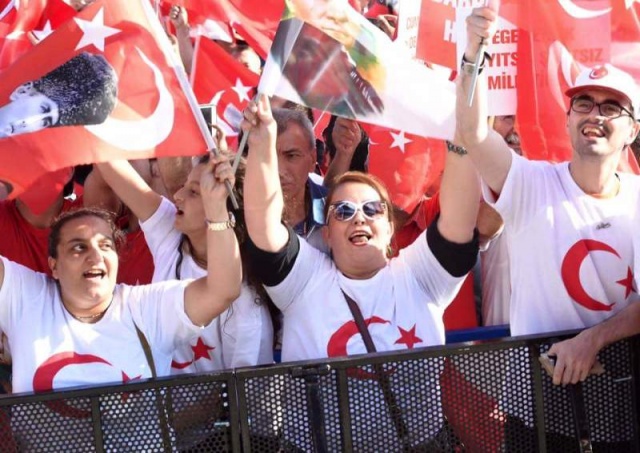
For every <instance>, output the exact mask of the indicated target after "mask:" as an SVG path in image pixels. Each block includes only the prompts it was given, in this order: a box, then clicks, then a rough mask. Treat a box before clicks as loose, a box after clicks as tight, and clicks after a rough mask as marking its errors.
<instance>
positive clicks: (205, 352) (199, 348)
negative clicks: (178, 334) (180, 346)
mask: <svg viewBox="0 0 640 453" xmlns="http://www.w3.org/2000/svg"><path fill="white" fill-rule="evenodd" d="M214 349H215V347H213V346H209V345H208V344H206V343H205V342H204V341H202V337H199V338H198V341H197V342H196V345H195V346H191V350H192V351H193V360H191V361H189V362H176V361H175V360H172V361H171V368H175V369H177V370H184V369H185V368H187V367H188V366H189V365H191V364H192V363H195V362H197V361H198V360H200V359H207V360H211V354H210V353H209V351H213V350H214Z"/></svg>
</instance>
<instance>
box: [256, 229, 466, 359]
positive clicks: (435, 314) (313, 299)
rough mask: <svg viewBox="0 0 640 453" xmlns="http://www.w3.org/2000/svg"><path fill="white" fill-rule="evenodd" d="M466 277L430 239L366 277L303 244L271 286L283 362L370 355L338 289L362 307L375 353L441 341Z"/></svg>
mask: <svg viewBox="0 0 640 453" xmlns="http://www.w3.org/2000/svg"><path fill="white" fill-rule="evenodd" d="M463 280H464V279H463V278H458V277H453V276H451V275H450V274H449V273H448V272H447V271H446V270H445V269H444V268H443V267H442V266H441V265H440V263H439V262H438V260H437V259H436V257H435V256H434V255H433V253H432V252H431V250H430V249H429V246H428V245H427V241H426V238H425V234H422V235H421V236H420V237H419V238H418V239H416V241H415V242H414V243H413V244H412V245H411V246H409V247H407V248H405V249H403V250H401V251H400V255H399V256H398V257H397V258H394V259H392V260H391V261H390V262H389V264H387V266H385V267H384V268H383V269H381V270H380V271H379V272H378V273H377V274H376V275H374V276H373V277H371V278H369V279H365V280H352V279H349V278H347V277H345V276H344V275H343V274H342V273H341V272H340V271H339V270H338V269H337V268H336V266H335V264H334V262H333V260H332V259H331V258H330V257H328V256H327V255H326V254H324V253H322V252H320V251H318V250H316V249H315V248H313V247H312V246H310V245H309V244H307V242H305V241H303V240H300V251H299V254H298V256H297V258H296V261H295V264H294V265H293V267H292V269H291V271H290V272H289V274H288V275H287V276H286V278H285V279H284V280H283V281H282V282H281V283H280V284H278V285H276V286H274V287H267V292H268V293H269V295H270V296H271V298H272V300H273V301H274V303H275V304H276V305H277V306H278V308H280V310H282V312H283V313H284V328H283V329H284V333H283V345H282V360H283V361H292V360H309V359H318V358H324V357H339V356H345V355H352V354H364V353H366V352H367V350H366V347H365V345H364V342H363V341H362V338H361V336H360V334H359V333H358V329H357V327H356V326H355V322H354V320H353V316H352V314H351V311H350V310H349V306H348V305H347V302H346V300H345V298H344V295H343V294H342V292H341V289H342V290H344V291H345V292H346V293H347V294H348V295H349V296H351V297H352V298H353V300H355V301H356V302H357V303H358V306H359V307H360V310H361V311H362V316H363V318H364V319H365V321H366V322H367V323H368V326H369V331H370V333H371V337H372V339H373V342H374V344H375V346H376V349H377V350H378V351H392V350H399V349H412V348H414V347H424V346H431V345H438V344H443V343H444V324H443V322H442V314H443V312H444V309H445V308H447V305H448V304H449V303H450V302H451V301H452V300H453V297H454V296H455V295H456V293H457V291H458V289H459V288H460V285H461V284H462V281H463Z"/></svg>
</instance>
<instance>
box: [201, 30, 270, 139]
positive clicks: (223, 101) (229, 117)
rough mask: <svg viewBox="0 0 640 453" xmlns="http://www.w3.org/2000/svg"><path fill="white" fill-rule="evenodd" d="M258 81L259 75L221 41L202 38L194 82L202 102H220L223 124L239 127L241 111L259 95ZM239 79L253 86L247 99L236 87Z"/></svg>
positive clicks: (219, 111)
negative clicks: (233, 54) (230, 51)
mask: <svg viewBox="0 0 640 453" xmlns="http://www.w3.org/2000/svg"><path fill="white" fill-rule="evenodd" d="M258 80H259V76H258V75H257V74H254V73H253V72H251V71H249V70H248V69H247V68H246V67H245V66H244V65H242V64H241V63H239V62H238V61H236V60H235V59H234V58H233V57H232V56H231V55H229V54H228V53H227V52H226V51H225V50H224V49H223V48H222V47H220V46H219V45H218V44H216V43H215V42H213V41H211V40H209V39H204V38H201V37H199V38H198V41H197V44H196V50H195V53H194V57H193V68H192V71H191V85H192V86H193V92H194V93H195V95H196V99H197V100H198V102H199V103H200V104H209V103H216V104H217V108H216V112H217V114H218V122H219V123H220V121H224V122H225V123H226V124H227V125H229V126H231V128H236V127H237V124H235V123H236V121H237V118H241V113H240V112H242V110H244V108H245V107H246V106H247V104H248V102H249V99H252V98H253V97H254V96H255V91H256V90H255V87H256V86H257V85H258ZM238 81H239V82H240V83H241V84H242V86H245V87H247V88H250V90H249V91H248V92H247V93H246V97H244V99H242V96H241V95H239V94H238V93H237V92H236V91H234V90H233V88H234V87H235V86H236V85H237V84H238ZM243 94H244V93H243ZM234 112H235V115H233V113H234ZM234 118H235V119H234ZM227 135H229V133H228V131H227Z"/></svg>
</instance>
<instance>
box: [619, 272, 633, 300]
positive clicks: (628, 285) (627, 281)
mask: <svg viewBox="0 0 640 453" xmlns="http://www.w3.org/2000/svg"><path fill="white" fill-rule="evenodd" d="M616 283H618V284H619V285H622V286H624V288H625V292H624V298H625V299H626V298H627V297H629V294H631V291H635V289H634V287H633V272H631V268H628V269H627V277H626V278H623V279H622V280H618V281H617V282H616Z"/></svg>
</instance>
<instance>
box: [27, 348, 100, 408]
mask: <svg viewBox="0 0 640 453" xmlns="http://www.w3.org/2000/svg"><path fill="white" fill-rule="evenodd" d="M87 363H104V364H106V365H111V364H110V363H109V362H107V361H106V360H104V359H102V358H100V357H97V356H95V355H91V354H78V353H75V352H60V353H58V354H54V355H52V356H51V357H49V358H48V359H47V360H46V361H45V362H44V363H43V364H42V365H40V366H39V367H38V369H36V372H35V373H34V374H33V391H34V392H50V391H52V390H53V380H54V379H55V377H56V375H57V374H58V373H59V372H60V370H62V369H63V368H64V367H66V366H69V365H82V364H87ZM45 404H46V405H47V406H48V407H49V409H51V410H52V411H54V412H57V413H58V414H60V415H62V416H64V417H71V418H87V417H90V416H91V411H89V410H83V409H78V408H77V407H73V406H69V405H68V404H67V403H66V402H65V401H48V402H46V403H45Z"/></svg>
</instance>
